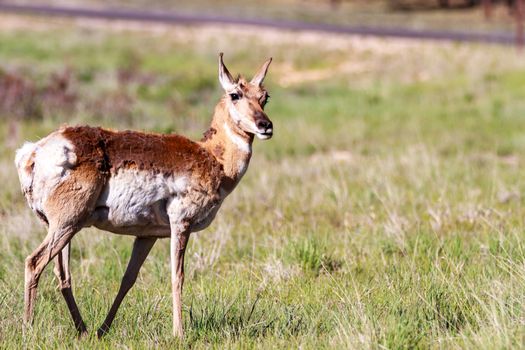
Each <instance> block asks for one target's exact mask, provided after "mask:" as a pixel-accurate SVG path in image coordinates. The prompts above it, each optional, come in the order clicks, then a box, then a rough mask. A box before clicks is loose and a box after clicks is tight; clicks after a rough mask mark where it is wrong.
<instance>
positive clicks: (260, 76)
mask: <svg viewBox="0 0 525 350" xmlns="http://www.w3.org/2000/svg"><path fill="white" fill-rule="evenodd" d="M270 63H272V58H271V57H270V58H269V59H268V61H266V62H264V64H263V65H262V66H261V68H259V71H258V72H257V74H255V76H254V77H253V78H252V81H250V84H252V85H256V86H261V84H262V82H263V80H264V77H266V73H268V67H269V66H270Z"/></svg>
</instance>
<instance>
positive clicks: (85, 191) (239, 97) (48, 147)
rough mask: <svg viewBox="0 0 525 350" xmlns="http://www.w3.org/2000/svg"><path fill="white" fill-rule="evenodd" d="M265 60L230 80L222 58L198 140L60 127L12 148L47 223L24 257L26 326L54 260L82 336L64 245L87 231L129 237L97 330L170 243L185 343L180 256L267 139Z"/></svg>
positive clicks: (178, 324) (176, 325)
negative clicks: (156, 249) (216, 90)
mask: <svg viewBox="0 0 525 350" xmlns="http://www.w3.org/2000/svg"><path fill="white" fill-rule="evenodd" d="M271 62H272V59H271V58H269V59H268V60H267V61H266V62H265V63H264V64H263V65H262V66H261V67H260V68H259V70H258V71H257V73H256V74H255V75H254V76H253V78H252V79H251V80H250V81H247V80H246V79H245V78H243V77H242V76H240V75H239V76H238V77H237V78H236V79H234V78H233V77H232V75H231V74H230V72H229V71H228V69H227V68H226V66H225V64H224V61H223V54H222V53H220V54H219V74H218V77H219V82H220V85H221V87H222V89H223V90H224V95H223V96H222V97H221V98H220V100H219V102H218V103H217V105H216V106H215V111H214V114H213V117H212V120H211V125H210V127H209V129H208V130H207V131H206V132H205V133H204V137H203V138H202V139H201V140H200V141H192V140H190V139H189V138H186V137H184V136H181V135H177V134H157V133H150V132H142V131H115V130H110V129H104V128H100V127H91V126H67V125H66V126H61V127H60V128H59V129H58V130H56V131H54V132H52V133H51V134H49V135H48V136H46V137H44V138H42V139H41V140H39V141H37V142H35V143H30V142H26V143H25V144H24V145H23V146H22V147H21V148H20V149H18V150H17V152H16V156H15V164H16V167H17V170H18V176H19V180H20V183H21V188H22V192H23V194H24V196H25V198H26V200H27V203H28V205H29V207H30V208H31V210H32V211H33V212H34V213H35V214H36V216H37V217H38V218H39V220H40V221H42V222H43V224H44V225H45V226H46V227H47V235H46V236H45V238H44V240H43V241H42V242H41V244H40V245H39V246H38V247H37V248H36V249H35V250H34V251H33V252H32V253H31V254H30V255H29V256H28V257H27V258H26V260H25V285H24V318H23V319H24V325H26V326H29V325H31V324H32V322H33V314H34V307H35V302H36V296H37V287H38V281H39V279H40V276H41V274H42V272H43V270H44V269H45V267H46V266H47V265H48V264H49V262H50V261H51V260H54V270H53V271H54V274H55V275H56V277H57V279H58V285H59V289H60V291H61V293H62V295H63V297H64V300H65V302H66V304H67V307H68V309H69V312H70V314H71V317H72V320H73V323H74V326H75V328H76V331H77V332H78V335H79V336H84V335H86V334H87V329H86V325H85V323H84V320H83V319H82V316H81V314H80V311H79V308H78V306H77V303H76V301H75V298H74V296H73V292H72V284H71V273H70V269H69V263H70V249H71V243H70V242H71V239H72V238H73V236H74V235H75V234H76V233H78V232H79V231H80V230H81V229H82V228H85V227H91V226H94V227H96V228H98V229H100V230H103V231H108V232H111V233H115V234H121V235H131V236H135V240H134V243H133V248H132V253H131V257H130V260H129V263H128V266H127V268H126V271H125V273H124V276H123V277H122V281H121V284H120V287H119V290H118V293H117V295H116V297H115V299H114V301H113V304H112V306H111V308H110V310H109V312H108V314H107V317H106V318H105V320H104V322H103V323H102V325H101V326H100V328H98V330H97V336H98V338H101V337H102V336H103V335H104V334H106V333H107V332H108V331H109V329H110V327H111V324H112V323H113V320H114V318H115V316H116V313H117V310H118V308H119V306H120V304H121V303H122V301H123V299H124V297H125V296H126V294H127V292H128V291H129V290H130V289H131V287H132V286H133V285H134V284H135V281H136V279H137V276H138V273H139V270H140V268H141V266H142V264H143V263H144V261H145V259H146V257H147V256H148V254H149V253H150V251H151V249H152V247H153V245H154V244H155V242H156V241H157V239H159V238H169V239H170V269H171V288H172V307H173V310H172V311H173V335H174V337H180V338H182V337H183V334H184V332H183V320H182V300H181V298H182V297H181V296H182V287H183V283H184V254H185V251H186V246H187V244H188V241H189V238H190V234H191V233H193V232H198V231H201V230H204V229H205V228H206V227H208V226H209V225H210V223H211V222H212V221H213V220H214V218H215V216H216V214H217V211H218V210H219V208H220V206H221V204H222V203H223V201H224V199H225V198H226V197H227V196H228V195H229V194H230V193H231V192H232V191H233V190H234V189H235V187H236V186H237V184H238V183H239V181H240V180H241V178H242V177H243V175H244V174H245V173H246V170H247V168H248V165H249V163H250V158H251V156H252V143H253V141H254V137H255V136H256V137H257V138H259V139H262V140H267V139H270V138H271V137H272V135H273V124H272V122H271V120H270V119H269V118H268V116H267V115H266V113H265V112H264V107H265V105H266V103H267V102H268V99H269V97H270V96H269V95H268V92H267V90H266V89H265V88H264V86H263V81H264V78H265V77H266V74H267V72H268V67H269V65H270V63H271Z"/></svg>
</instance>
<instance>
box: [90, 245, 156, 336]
mask: <svg viewBox="0 0 525 350" xmlns="http://www.w3.org/2000/svg"><path fill="white" fill-rule="evenodd" d="M156 241H157V239H156V238H153V237H145V238H141V237H137V238H136V239H135V242H134V243H133V251H132V252H131V258H130V259H129V263H128V267H127V268H126V272H125V273H124V276H123V277H122V282H121V284H120V288H119V291H118V293H117V296H116V297H115V301H113V305H111V309H110V310H109V313H108V315H107V316H106V319H105V320H104V323H103V324H102V326H100V328H99V329H98V331H97V336H98V337H99V338H100V337H102V336H103V335H104V334H106V333H107V331H108V330H109V327H111V323H112V322H113V319H114V318H115V315H116V314H117V310H118V308H119V306H120V303H122V300H123V299H124V297H125V296H126V294H127V293H128V291H129V290H130V289H131V287H133V285H134V284H135V281H136V280H137V276H138V274H139V270H140V268H141V266H142V264H143V263H144V260H146V258H147V256H148V254H149V252H150V251H151V248H152V247H153V245H154V244H155V242H156Z"/></svg>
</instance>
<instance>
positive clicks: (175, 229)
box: [170, 224, 190, 338]
mask: <svg viewBox="0 0 525 350" xmlns="http://www.w3.org/2000/svg"><path fill="white" fill-rule="evenodd" d="M189 238H190V232H189V231H188V230H187V227H186V226H185V225H180V224H172V225H171V242H170V257H171V288H172V293H173V335H174V336H175V337H179V338H182V337H183V336H184V331H183V327H182V300H181V297H182V285H183V283H184V253H185V252H186V245H187V244H188V240H189Z"/></svg>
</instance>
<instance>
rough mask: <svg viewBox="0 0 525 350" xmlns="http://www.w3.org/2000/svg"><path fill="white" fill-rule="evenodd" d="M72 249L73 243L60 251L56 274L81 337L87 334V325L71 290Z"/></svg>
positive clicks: (57, 257) (56, 260)
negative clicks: (70, 266) (70, 267)
mask: <svg viewBox="0 0 525 350" xmlns="http://www.w3.org/2000/svg"><path fill="white" fill-rule="evenodd" d="M70 249H71V242H70V243H68V244H66V246H65V247H64V248H63V249H62V251H60V252H59V253H58V254H57V256H56V257H55V269H54V273H55V275H56V276H57V278H58V286H59V288H60V292H61V293H62V296H63V297H64V300H65V301H66V304H67V307H68V309H69V312H70V313H71V318H73V323H74V324H75V328H76V329H77V331H78V333H79V335H80V336H83V335H86V334H87V329H86V324H85V323H84V320H83V319H82V316H81V315H80V310H79V309H78V306H77V303H76V301H75V297H74V296H73V290H72V289H71V273H70V271H69V253H70Z"/></svg>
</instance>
